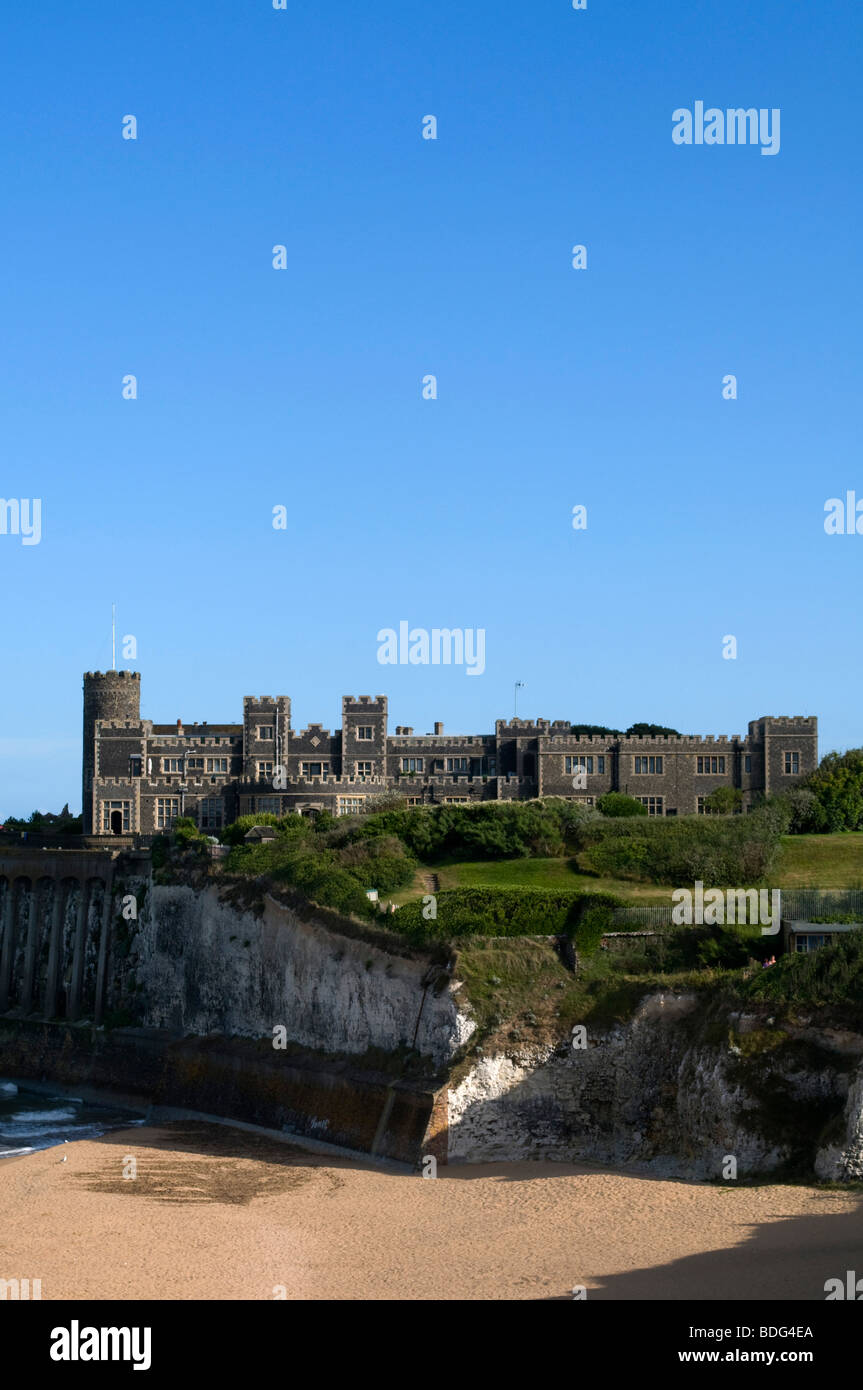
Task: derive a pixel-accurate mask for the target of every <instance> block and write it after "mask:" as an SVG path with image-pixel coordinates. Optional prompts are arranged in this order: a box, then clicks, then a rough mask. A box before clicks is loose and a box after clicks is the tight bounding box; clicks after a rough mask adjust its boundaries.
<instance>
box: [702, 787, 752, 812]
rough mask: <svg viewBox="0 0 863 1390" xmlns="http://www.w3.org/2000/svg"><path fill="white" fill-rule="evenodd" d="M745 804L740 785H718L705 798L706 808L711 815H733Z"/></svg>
mask: <svg viewBox="0 0 863 1390" xmlns="http://www.w3.org/2000/svg"><path fill="white" fill-rule="evenodd" d="M742 805H743V792H742V791H741V790H740V788H739V787H717V788H716V790H715V791H712V792H711V793H710V795H709V796H706V797H705V798H704V809H705V811H706V812H707V814H708V815H710V816H731V815H733V814H734V812H735V811H739V810H740V808H741V807H742Z"/></svg>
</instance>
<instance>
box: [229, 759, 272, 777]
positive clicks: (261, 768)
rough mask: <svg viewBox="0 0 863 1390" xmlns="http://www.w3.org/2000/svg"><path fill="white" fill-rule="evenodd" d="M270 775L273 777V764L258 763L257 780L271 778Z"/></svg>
mask: <svg viewBox="0 0 863 1390" xmlns="http://www.w3.org/2000/svg"><path fill="white" fill-rule="evenodd" d="M226 770H227V769H226ZM272 775H273V764H272V763H258V777H259V778H261V779H263V778H264V777H272Z"/></svg>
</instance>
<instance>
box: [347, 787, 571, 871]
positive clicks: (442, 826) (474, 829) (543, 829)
mask: <svg viewBox="0 0 863 1390" xmlns="http://www.w3.org/2000/svg"><path fill="white" fill-rule="evenodd" d="M590 819H592V816H591V812H590V809H589V808H588V807H586V806H583V805H581V804H580V803H578V802H574V801H565V800H563V799H562V798H549V799H548V800H545V801H521V802H506V803H503V804H502V803H500V802H480V803H478V804H477V805H476V806H433V807H426V806H417V807H411V808H409V809H407V810H392V811H383V812H381V813H380V814H378V815H375V816H370V817H369V818H368V819H367V820H366V821H365V822H364V823H363V824H362V827H361V830H360V832H359V833H360V834H361V835H363V836H365V837H369V838H374V837H376V836H378V835H384V834H387V835H396V836H397V837H398V838H399V839H400V840H401V841H402V842H403V843H404V844H405V846H406V847H407V849H408V851H409V852H410V853H411V854H412V855H415V856H416V857H417V858H418V859H421V860H423V861H424V862H425V863H434V862H435V861H436V860H440V859H444V858H447V857H454V858H460V859H514V858H519V857H526V856H528V855H539V856H552V857H553V856H558V855H562V854H564V853H565V852H566V850H567V848H568V847H569V845H570V844H572V843H574V842H576V841H577V838H578V832H579V829H580V827H581V826H582V825H583V824H586V823H587V822H588V821H589V820H590Z"/></svg>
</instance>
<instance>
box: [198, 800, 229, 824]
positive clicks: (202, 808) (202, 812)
mask: <svg viewBox="0 0 863 1390" xmlns="http://www.w3.org/2000/svg"><path fill="white" fill-rule="evenodd" d="M224 823H225V809H224V802H223V801H222V798H221V797H220V796H207V797H204V799H203V801H200V802H199V803H198V825H199V826H200V828H201V830H221V828H222V826H223V825H224Z"/></svg>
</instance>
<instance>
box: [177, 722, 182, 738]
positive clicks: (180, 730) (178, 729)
mask: <svg viewBox="0 0 863 1390" xmlns="http://www.w3.org/2000/svg"><path fill="white" fill-rule="evenodd" d="M182 732H183V721H182V719H178V720H177V733H178V734H180V735H182Z"/></svg>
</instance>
